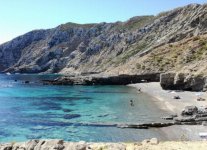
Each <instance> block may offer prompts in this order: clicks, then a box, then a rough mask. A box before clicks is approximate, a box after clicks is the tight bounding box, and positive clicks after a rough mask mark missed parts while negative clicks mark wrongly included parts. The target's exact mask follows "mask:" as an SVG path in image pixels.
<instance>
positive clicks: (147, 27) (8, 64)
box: [0, 4, 207, 75]
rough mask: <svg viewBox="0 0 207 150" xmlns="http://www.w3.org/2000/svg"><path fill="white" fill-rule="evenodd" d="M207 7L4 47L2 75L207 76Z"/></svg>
mask: <svg viewBox="0 0 207 150" xmlns="http://www.w3.org/2000/svg"><path fill="white" fill-rule="evenodd" d="M206 55H207V5H206V4H205V5H199V4H191V5H188V6H185V7H181V8H177V9H174V10H171V11H168V12H164V13H160V14H159V15H157V16H138V17H134V18H131V19H129V20H128V21H126V22H115V23H100V24H75V23H67V24H63V25H60V26H58V27H56V28H53V29H48V30H35V31H32V32H29V33H27V34H25V35H22V36H19V37H17V38H15V39H13V40H12V41H9V42H7V43H4V44H2V45H0V71H6V72H19V73H63V74H74V73H86V72H88V73H92V72H99V73H100V72H102V73H106V74H140V73H153V72H167V71H178V72H179V71H182V72H195V73H197V74H205V75H207V71H206V68H207V63H206V62H207V57H206Z"/></svg>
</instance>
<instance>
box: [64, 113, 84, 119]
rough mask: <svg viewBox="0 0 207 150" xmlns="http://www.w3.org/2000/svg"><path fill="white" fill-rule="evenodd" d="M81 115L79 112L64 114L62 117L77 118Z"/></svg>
mask: <svg viewBox="0 0 207 150" xmlns="http://www.w3.org/2000/svg"><path fill="white" fill-rule="evenodd" d="M79 117H81V115H80V114H67V115H64V117H63V118H64V119H74V118H79Z"/></svg>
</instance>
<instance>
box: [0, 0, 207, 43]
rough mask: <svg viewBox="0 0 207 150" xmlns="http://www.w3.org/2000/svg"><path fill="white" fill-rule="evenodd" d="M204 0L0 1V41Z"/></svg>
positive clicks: (201, 2)
mask: <svg viewBox="0 0 207 150" xmlns="http://www.w3.org/2000/svg"><path fill="white" fill-rule="evenodd" d="M191 3H199V4H203V3H207V0H0V43H4V42H6V41H9V40H11V39H13V38H15V37H17V36H19V35H22V34H24V33H27V32H29V31H31V30H35V29H47V28H54V27H56V26H58V25H60V24H63V23H67V22H74V23H81V24H83V23H99V22H116V21H126V20H128V19H129V18H131V17H134V16H141V15H156V14H158V13H160V12H162V11H167V10H171V9H173V8H176V7H180V6H184V5H187V4H191Z"/></svg>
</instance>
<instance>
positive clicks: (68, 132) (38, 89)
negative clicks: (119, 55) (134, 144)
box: [0, 74, 164, 142]
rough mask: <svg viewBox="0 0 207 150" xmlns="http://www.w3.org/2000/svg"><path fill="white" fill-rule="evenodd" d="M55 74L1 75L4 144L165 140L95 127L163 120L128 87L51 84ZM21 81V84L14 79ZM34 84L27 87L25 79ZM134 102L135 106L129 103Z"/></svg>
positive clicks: (149, 134)
mask: <svg viewBox="0 0 207 150" xmlns="http://www.w3.org/2000/svg"><path fill="white" fill-rule="evenodd" d="M56 76H57V75H10V76H8V75H2V74H1V75H0V142H11V141H25V140H28V139H41V138H42V139H64V140H67V141H80V140H84V141H103V142H104V141H114V142H117V141H139V140H142V139H146V138H151V137H158V138H164V137H163V135H162V133H160V132H159V131H158V130H155V129H150V130H145V129H120V128H116V127H113V126H112V127H106V126H104V125H97V124H113V123H129V122H131V123H137V122H139V123H143V122H152V121H158V120H160V117H161V116H162V114H163V111H161V110H160V109H158V108H157V107H156V106H155V104H154V103H152V101H151V97H149V96H147V95H145V94H137V91H136V89H134V88H131V87H127V86H50V85H42V84H41V82H39V81H40V80H42V79H53V78H55V77H56ZM15 80H17V81H15ZM25 80H29V81H31V82H30V84H25V83H24V81H25ZM131 99H133V100H134V103H135V105H134V107H132V106H130V103H129V101H130V100H131Z"/></svg>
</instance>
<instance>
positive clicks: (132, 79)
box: [43, 73, 160, 85]
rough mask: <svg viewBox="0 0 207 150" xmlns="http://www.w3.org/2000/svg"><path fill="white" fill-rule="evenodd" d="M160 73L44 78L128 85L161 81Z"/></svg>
mask: <svg viewBox="0 0 207 150" xmlns="http://www.w3.org/2000/svg"><path fill="white" fill-rule="evenodd" d="M159 80H160V74H159V73H153V74H143V75H118V76H102V75H101V76H100V75H96V76H91V75H90V76H76V77H73V76H72V77H71V76H64V77H60V78H57V79H55V80H44V81H43V82H44V84H52V85H127V84H132V83H141V82H159Z"/></svg>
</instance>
